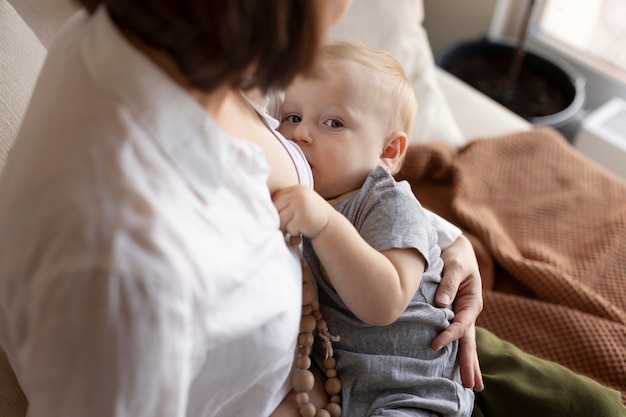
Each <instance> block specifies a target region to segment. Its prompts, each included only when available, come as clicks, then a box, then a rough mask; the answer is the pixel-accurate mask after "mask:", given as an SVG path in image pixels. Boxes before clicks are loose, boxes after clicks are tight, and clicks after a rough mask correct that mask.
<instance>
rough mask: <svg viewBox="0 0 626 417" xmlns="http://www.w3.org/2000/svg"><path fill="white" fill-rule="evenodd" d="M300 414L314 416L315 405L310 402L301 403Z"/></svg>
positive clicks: (307, 416)
mask: <svg viewBox="0 0 626 417" xmlns="http://www.w3.org/2000/svg"><path fill="white" fill-rule="evenodd" d="M300 415H301V416H302V417H315V406H314V405H313V404H311V403H306V404H302V406H300Z"/></svg>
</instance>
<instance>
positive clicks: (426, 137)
mask: <svg viewBox="0 0 626 417" xmlns="http://www.w3.org/2000/svg"><path fill="white" fill-rule="evenodd" d="M423 20H424V5H423V2H422V0H391V1H389V0H354V1H353V2H352V4H351V6H350V8H349V9H348V11H347V12H346V14H345V15H344V16H343V17H342V18H341V21H340V22H339V23H337V24H336V25H335V26H333V27H332V28H331V30H330V38H331V39H344V40H348V41H352V42H359V43H362V44H365V45H367V46H369V47H371V48H376V49H384V50H386V51H388V52H390V53H391V54H393V55H394V56H395V57H396V59H397V60H398V61H400V63H401V64H402V66H403V67H404V71H405V72H406V75H407V77H408V78H409V80H410V81H411V83H412V84H413V89H414V90H415V95H416V97H417V102H418V106H419V107H418V115H417V118H416V120H415V125H414V129H413V134H412V137H411V143H424V142H433V141H437V142H447V143H449V144H451V145H454V146H460V145H461V144H463V143H464V139H463V135H462V133H461V130H460V129H459V127H458V125H457V123H456V121H455V120H454V117H453V116H452V112H451V111H450V108H449V107H448V103H447V102H446V99H445V96H444V95H443V92H442V90H441V88H440V87H439V84H438V83H437V79H436V78H435V63H434V60H433V53H432V50H431V48H430V44H429V42H428V37H427V35H426V31H425V30H424V28H423V26H422V22H423Z"/></svg>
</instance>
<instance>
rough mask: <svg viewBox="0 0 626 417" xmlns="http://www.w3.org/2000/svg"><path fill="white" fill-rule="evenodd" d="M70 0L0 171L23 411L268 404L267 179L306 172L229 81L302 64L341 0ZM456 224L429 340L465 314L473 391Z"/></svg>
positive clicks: (265, 78) (278, 251)
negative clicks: (438, 317)
mask: <svg viewBox="0 0 626 417" xmlns="http://www.w3.org/2000/svg"><path fill="white" fill-rule="evenodd" d="M80 2H81V4H82V5H83V6H84V7H85V9H86V10H87V13H82V14H80V15H78V16H76V17H75V18H74V19H73V21H72V22H71V23H70V24H69V25H68V26H67V27H66V28H65V30H64V31H63V33H62V34H61V35H60V36H59V37H58V38H57V39H56V41H55V42H54V44H53V45H52V47H51V48H50V50H49V54H48V57H47V60H46V62H45V64H44V67H43V69H42V72H41V75H40V78H39V81H38V85H37V87H36V89H35V91H34V94H33V97H32V100H31V105H30V108H29V110H28V112H27V115H26V116H25V119H24V121H23V127H22V129H21V131H20V133H19V136H18V138H17V140H16V143H15V146H14V148H13V150H12V153H11V155H10V157H9V160H8V161H7V165H6V167H5V169H4V171H3V175H2V178H1V179H0V193H1V194H2V196H3V198H2V199H1V200H0V219H1V220H0V323H2V326H1V327H0V346H1V347H2V348H3V349H4V350H5V352H6V354H7V356H8V358H9V361H10V363H11V365H12V367H13V369H14V371H15V374H16V376H17V379H18V381H19V383H20V386H21V388H22V389H23V391H24V393H25V396H26V398H28V403H29V405H28V407H29V413H30V415H32V416H47V415H49V416H60V415H62V416H85V415H88V416H90V417H98V416H131V415H132V416H167V417H171V416H183V415H192V416H213V415H219V416H248V415H253V416H265V415H269V414H270V413H271V412H272V411H273V410H274V409H275V408H276V406H277V405H278V404H279V403H280V402H281V400H283V399H284V398H285V395H286V394H287V392H288V388H289V384H288V381H289V379H288V376H289V373H290V371H291V366H292V361H293V352H294V348H295V340H296V334H297V331H298V321H299V316H300V298H301V297H300V269H299V262H298V256H297V253H294V251H293V250H290V249H289V248H288V247H287V246H286V245H285V243H284V238H283V236H282V235H281V233H280V232H279V220H278V215H277V213H276V212H275V209H274V206H273V204H272V201H271V198H270V195H271V193H272V192H273V191H274V190H276V189H278V188H282V187H285V186H289V185H293V184H295V183H297V182H306V181H307V180H308V179H309V178H310V173H309V171H308V167H307V165H306V163H305V162H304V159H303V158H302V155H301V154H300V153H299V151H298V150H297V149H296V148H293V147H292V145H289V144H288V143H286V142H284V141H282V140H280V138H278V137H277V136H276V134H275V132H273V127H274V126H272V125H271V123H272V122H271V120H269V119H266V118H264V117H263V115H262V114H260V113H259V111H258V109H256V108H255V106H254V105H253V104H252V103H251V101H250V100H249V99H248V98H247V97H246V96H245V95H244V94H242V91H251V90H253V89H256V90H259V91H261V92H263V93H266V92H267V91H269V90H270V89H272V88H282V87H284V86H285V85H286V84H287V83H288V82H289V81H290V80H291V79H292V78H293V77H294V75H295V74H296V73H298V72H300V71H305V70H307V69H308V68H309V67H310V65H311V62H312V60H313V57H314V54H315V52H316V50H317V47H318V43H319V40H320V39H321V37H322V35H323V32H324V31H325V30H326V28H328V26H330V25H331V24H332V23H334V22H335V21H336V20H338V19H339V17H340V16H341V15H342V13H343V12H344V10H345V8H346V7H347V6H348V4H349V1H347V0H344V1H338V0H306V1H293V0H223V1H202V0H152V1H150V2H144V1H139V0H126V1H124V0H81V1H80ZM268 127H269V129H268ZM433 221H436V220H435V218H434V217H433ZM445 238H446V237H442V239H445ZM454 238H456V236H455V237H450V236H448V237H447V239H448V240H449V241H448V242H445V241H444V240H442V243H441V244H442V246H444V247H446V246H449V245H450V244H451V246H450V248H449V249H447V250H446V251H445V252H444V257H446V258H444V259H446V260H447V261H448V262H447V264H446V270H447V275H446V279H445V281H444V282H445V284H444V285H442V290H443V292H442V295H443V294H444V293H445V294H447V298H448V299H452V298H453V297H454V294H455V292H456V289H457V287H458V286H459V284H460V283H461V282H463V285H462V287H461V288H462V291H461V294H462V296H461V298H460V299H459V300H458V301H457V304H456V308H457V312H458V315H457V322H456V323H455V325H453V326H452V327H451V328H450V329H449V330H448V331H446V332H445V333H444V334H442V336H440V338H438V339H437V340H436V341H435V342H434V347H436V348H440V347H442V346H443V345H445V344H446V343H448V342H449V341H450V340H452V339H454V338H457V337H459V336H461V335H462V334H464V333H465V330H466V329H469V332H467V335H466V336H465V337H464V338H463V339H462V340H463V346H464V348H463V352H464V353H463V357H462V365H463V369H464V373H463V374H464V381H466V384H468V385H469V386H474V385H476V386H477V388H479V389H480V388H481V387H482V385H481V384H482V381H481V379H480V372H479V369H478V362H477V359H476V352H475V345H474V331H473V322H474V320H475V318H476V316H477V314H478V312H479V311H480V309H481V306H482V304H481V303H482V301H481V297H480V279H479V276H478V273H477V268H476V261H475V259H474V257H473V252H472V250H471V247H470V246H469V244H468V243H467V241H466V240H465V239H464V238H459V239H457V240H456V241H455V242H454V243H453V244H452V242H451V241H452V240H453V239H454ZM466 277H469V279H465V278H466ZM279 411H280V410H279Z"/></svg>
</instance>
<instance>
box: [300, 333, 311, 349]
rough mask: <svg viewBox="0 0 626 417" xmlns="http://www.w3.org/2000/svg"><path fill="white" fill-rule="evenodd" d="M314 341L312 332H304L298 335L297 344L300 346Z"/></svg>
mask: <svg viewBox="0 0 626 417" xmlns="http://www.w3.org/2000/svg"><path fill="white" fill-rule="evenodd" d="M313 342H314V338H313V333H310V332H304V333H300V335H298V344H299V345H300V346H312V345H313Z"/></svg>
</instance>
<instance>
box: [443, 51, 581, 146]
mask: <svg viewBox="0 0 626 417" xmlns="http://www.w3.org/2000/svg"><path fill="white" fill-rule="evenodd" d="M514 55H515V47H514V45H513V44H509V43H504V42H493V41H489V40H485V39H481V40H478V41H464V42H456V43H453V44H450V45H447V46H445V47H444V48H442V49H440V50H439V51H438V52H437V53H436V55H435V62H436V64H437V65H438V66H439V67H441V68H442V69H444V70H446V71H448V72H450V73H451V74H453V75H455V76H457V77H458V78H460V79H461V80H463V81H465V82H466V83H468V84H470V85H471V86H473V87H474V88H476V89H478V90H480V91H481V92H483V93H484V94H486V95H488V96H489V97H491V98H492V99H494V100H496V101H498V102H500V103H501V104H502V105H504V106H505V107H507V108H509V109H510V110H512V111H513V112H515V113H517V114H518V115H520V116H521V117H523V118H524V119H526V120H528V121H529V122H531V123H532V124H534V125H537V126H551V127H554V128H555V129H558V130H559V131H561V132H562V133H563V135H564V136H565V137H566V138H567V139H568V140H569V141H570V142H571V141H572V139H573V137H574V136H575V134H576V130H577V128H578V124H579V122H580V120H581V118H582V116H583V114H584V104H585V98H586V93H585V83H586V81H585V78H584V77H583V76H582V75H581V74H580V73H578V72H577V71H575V70H574V69H573V68H571V66H569V65H567V64H566V63H564V62H559V63H558V64H557V63H556V62H555V61H554V60H549V59H547V58H545V57H542V56H540V55H539V54H537V53H534V52H526V54H525V57H524V61H523V65H522V67H521V70H520V73H519V78H518V79H517V83H516V85H515V89H513V90H510V91H509V94H506V91H505V90H506V88H505V85H507V84H506V83H507V79H508V75H509V71H510V68H511V65H512V63H513V60H514Z"/></svg>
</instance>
